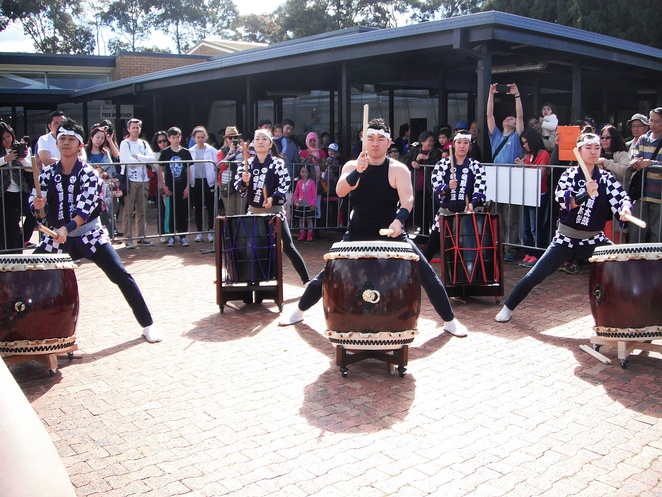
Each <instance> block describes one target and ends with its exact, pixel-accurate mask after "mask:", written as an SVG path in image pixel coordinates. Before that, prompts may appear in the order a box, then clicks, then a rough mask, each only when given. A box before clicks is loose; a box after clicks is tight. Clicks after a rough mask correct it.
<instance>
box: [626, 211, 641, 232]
mask: <svg viewBox="0 0 662 497" xmlns="http://www.w3.org/2000/svg"><path fill="white" fill-rule="evenodd" d="M623 217H624V218H625V220H626V221H627V222H628V223H632V224H636V225H637V226H639V227H640V228H641V229H645V228H646V221H642V220H641V219H639V218H638V217H634V216H633V215H632V214H625V215H624V216H623Z"/></svg>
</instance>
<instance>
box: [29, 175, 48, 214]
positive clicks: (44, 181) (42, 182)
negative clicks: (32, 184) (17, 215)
mask: <svg viewBox="0 0 662 497" xmlns="http://www.w3.org/2000/svg"><path fill="white" fill-rule="evenodd" d="M52 177H53V166H44V168H43V169H42V170H41V173H39V186H40V188H41V196H42V197H43V198H45V199H48V185H50V183H51V180H52ZM36 196H37V190H36V188H33V189H32V193H31V194H30V198H29V199H28V203H29V205H30V211H31V212H32V213H33V214H34V215H35V216H36V215H37V213H36V211H35V208H34V203H33V202H34V199H35V197H36ZM44 211H45V212H48V201H47V202H46V207H45V208H44Z"/></svg>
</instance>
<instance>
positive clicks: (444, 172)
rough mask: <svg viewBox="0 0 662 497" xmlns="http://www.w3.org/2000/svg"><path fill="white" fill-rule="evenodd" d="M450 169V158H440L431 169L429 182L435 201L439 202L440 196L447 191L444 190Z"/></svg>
mask: <svg viewBox="0 0 662 497" xmlns="http://www.w3.org/2000/svg"><path fill="white" fill-rule="evenodd" d="M449 171H450V160H449V159H442V160H440V161H439V162H437V164H436V165H435V166H434V169H432V174H431V175H430V182H431V183H432V191H433V192H434V196H435V198H436V199H437V203H438V204H441V197H442V196H443V195H445V194H446V193H448V192H445V191H444V190H445V189H446V186H447V184H448V183H447V179H448V176H449V174H450V173H449Z"/></svg>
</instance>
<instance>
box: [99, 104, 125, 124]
mask: <svg viewBox="0 0 662 497" xmlns="http://www.w3.org/2000/svg"><path fill="white" fill-rule="evenodd" d="M115 109H116V106H115V105H112V104H103V105H102V106H101V120H103V119H110V120H111V121H113V120H115V118H116V117H115ZM132 117H133V105H120V119H121V120H123V121H126V120H127V119H131V118H132Z"/></svg>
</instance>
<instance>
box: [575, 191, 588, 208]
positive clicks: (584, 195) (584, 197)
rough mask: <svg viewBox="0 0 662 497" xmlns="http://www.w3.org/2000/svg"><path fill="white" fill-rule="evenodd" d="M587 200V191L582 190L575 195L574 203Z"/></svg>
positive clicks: (581, 202) (578, 203)
mask: <svg viewBox="0 0 662 497" xmlns="http://www.w3.org/2000/svg"><path fill="white" fill-rule="evenodd" d="M587 200H588V192H587V191H586V190H584V191H583V192H581V193H580V194H578V195H576V196H575V204H577V205H580V204H583V203H584V202H586V201H587Z"/></svg>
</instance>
